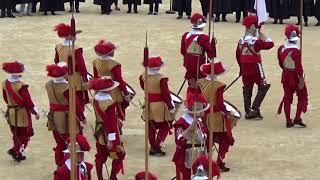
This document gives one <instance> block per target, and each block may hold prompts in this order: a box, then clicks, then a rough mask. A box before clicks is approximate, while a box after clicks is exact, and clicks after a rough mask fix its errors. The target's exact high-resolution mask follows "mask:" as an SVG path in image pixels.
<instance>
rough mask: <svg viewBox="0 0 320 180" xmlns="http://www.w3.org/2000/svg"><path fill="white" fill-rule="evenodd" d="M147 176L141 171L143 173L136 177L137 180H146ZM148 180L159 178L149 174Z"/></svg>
mask: <svg viewBox="0 0 320 180" xmlns="http://www.w3.org/2000/svg"><path fill="white" fill-rule="evenodd" d="M145 174H146V173H145V172H144V171H141V172H139V173H137V174H136V175H135V180H144V178H145ZM148 179H149V180H157V179H158V178H157V176H155V175H153V174H152V173H150V172H148Z"/></svg>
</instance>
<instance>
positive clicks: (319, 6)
mask: <svg viewBox="0 0 320 180" xmlns="http://www.w3.org/2000/svg"><path fill="white" fill-rule="evenodd" d="M314 13H315V16H316V18H317V20H318V22H317V24H316V26H320V0H316V4H315V8H314Z"/></svg>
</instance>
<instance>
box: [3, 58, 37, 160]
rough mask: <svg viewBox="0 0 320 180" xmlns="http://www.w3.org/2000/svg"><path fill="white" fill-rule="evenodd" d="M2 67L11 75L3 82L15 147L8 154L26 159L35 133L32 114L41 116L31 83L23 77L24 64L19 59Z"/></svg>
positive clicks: (14, 157) (8, 119) (16, 158)
mask: <svg viewBox="0 0 320 180" xmlns="http://www.w3.org/2000/svg"><path fill="white" fill-rule="evenodd" d="M2 69H3V70H4V71H5V72H6V73H8V74H9V75H10V76H9V77H8V78H7V79H6V80H4V81H3V83H2V91H3V99H4V101H5V103H6V104H7V111H6V113H5V117H6V119H7V122H8V124H9V127H10V130H11V133H12V140H13V147H12V148H11V149H9V150H8V154H9V155H10V156H12V158H13V159H14V160H16V161H17V162H20V161H22V160H25V159H26V157H25V151H24V149H25V148H26V147H27V145H28V143H29V141H30V138H31V136H33V135H34V132H33V127H32V119H31V114H33V115H35V117H36V119H37V120H38V119H39V118H40V117H39V114H38V110H37V108H36V107H35V106H34V103H33V101H32V99H31V96H30V93H29V90H28V87H29V85H28V84H26V83H24V82H23V81H22V79H21V78H22V74H23V72H24V71H25V66H24V64H22V63H21V62H18V61H12V62H5V63H3V64H2Z"/></svg>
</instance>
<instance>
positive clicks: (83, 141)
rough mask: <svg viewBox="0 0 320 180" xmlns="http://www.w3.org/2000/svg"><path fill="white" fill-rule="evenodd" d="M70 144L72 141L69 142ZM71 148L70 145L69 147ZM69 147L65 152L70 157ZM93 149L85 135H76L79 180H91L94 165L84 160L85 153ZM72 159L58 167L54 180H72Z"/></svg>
mask: <svg viewBox="0 0 320 180" xmlns="http://www.w3.org/2000/svg"><path fill="white" fill-rule="evenodd" d="M67 141H68V143H70V139H68V140H67ZM69 147H70V145H69ZM69 147H68V148H67V149H66V150H65V151H64V153H66V154H67V155H68V156H69V155H70V149H69ZM90 149H91V147H90V144H89V142H88V140H87V138H86V137H85V136H83V135H80V134H77V135H76V152H77V164H76V165H77V167H76V168H77V173H76V174H77V175H76V176H77V180H91V170H92V168H93V165H92V164H91V163H89V162H86V161H85V160H84V153H85V152H89V151H90ZM70 172H71V159H70V158H68V159H67V160H66V161H65V162H64V163H63V165H62V166H60V167H58V168H57V169H56V170H55V172H54V180H70V178H71V176H70V174H71V173H70Z"/></svg>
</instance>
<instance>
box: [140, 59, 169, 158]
mask: <svg viewBox="0 0 320 180" xmlns="http://www.w3.org/2000/svg"><path fill="white" fill-rule="evenodd" d="M148 63H149V64H148V78H147V83H148V98H149V99H148V100H149V107H150V108H149V121H148V122H149V134H148V137H149V143H150V145H151V148H150V155H165V152H163V151H162V150H161V143H163V142H164V141H165V139H166V137H167V135H168V133H169V131H170V129H171V126H172V121H173V120H174V119H173V118H172V114H170V112H173V111H174V108H175V107H174V104H173V102H172V99H171V96H170V90H169V87H168V81H169V79H168V78H167V77H165V76H164V75H162V74H160V73H159V70H160V68H161V66H162V65H163V61H162V59H161V57H159V56H158V57H150V58H149V62H148ZM139 80H140V86H141V88H142V89H143V90H144V81H145V74H144V73H143V74H142V75H140V77H139ZM157 131H158V132H157Z"/></svg>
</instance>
